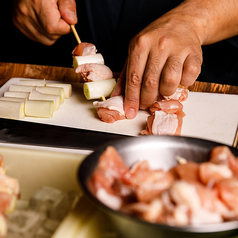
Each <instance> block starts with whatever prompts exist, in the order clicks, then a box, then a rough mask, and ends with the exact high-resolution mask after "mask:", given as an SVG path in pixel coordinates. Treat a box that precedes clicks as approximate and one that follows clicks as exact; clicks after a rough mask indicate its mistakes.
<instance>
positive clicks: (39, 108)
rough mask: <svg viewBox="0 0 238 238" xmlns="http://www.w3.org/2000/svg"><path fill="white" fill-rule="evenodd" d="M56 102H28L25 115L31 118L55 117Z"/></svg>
mask: <svg viewBox="0 0 238 238" xmlns="http://www.w3.org/2000/svg"><path fill="white" fill-rule="evenodd" d="M53 112H54V102H53V101H43V100H28V101H26V103H25V114H26V116H29V117H46V118H50V117H52V116H53Z"/></svg>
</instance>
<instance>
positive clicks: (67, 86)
mask: <svg viewBox="0 0 238 238" xmlns="http://www.w3.org/2000/svg"><path fill="white" fill-rule="evenodd" d="M46 87H58V88H63V89H64V98H67V99H68V98H70V97H71V94H72V85H71V84H69V83H47V84H46Z"/></svg>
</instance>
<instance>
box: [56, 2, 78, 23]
mask: <svg viewBox="0 0 238 238" xmlns="http://www.w3.org/2000/svg"><path fill="white" fill-rule="evenodd" d="M58 6H59V11H60V13H61V16H62V18H63V20H64V21H66V22H67V23H68V24H70V25H75V24H76V23H77V21H78V19H77V13H76V2H75V0H59V1H58Z"/></svg>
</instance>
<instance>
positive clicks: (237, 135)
mask: <svg viewBox="0 0 238 238" xmlns="http://www.w3.org/2000/svg"><path fill="white" fill-rule="evenodd" d="M237 144H238V126H237V130H236V135H235V139H234V142H233V145H232V146H233V147H234V148H237Z"/></svg>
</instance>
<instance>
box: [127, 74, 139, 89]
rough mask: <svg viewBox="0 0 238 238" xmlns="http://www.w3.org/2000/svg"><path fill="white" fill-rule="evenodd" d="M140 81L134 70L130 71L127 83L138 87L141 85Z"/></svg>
mask: <svg viewBox="0 0 238 238" xmlns="http://www.w3.org/2000/svg"><path fill="white" fill-rule="evenodd" d="M141 81H142V79H141V77H140V76H139V75H138V74H137V73H136V72H134V73H131V75H130V77H129V79H128V82H127V83H128V85H129V86H131V87H135V86H136V87H138V86H140V85H141Z"/></svg>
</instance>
